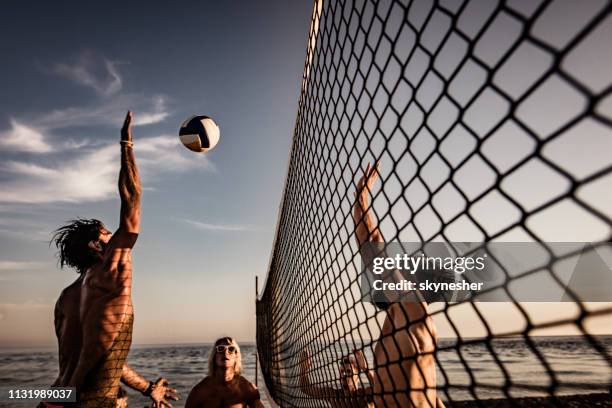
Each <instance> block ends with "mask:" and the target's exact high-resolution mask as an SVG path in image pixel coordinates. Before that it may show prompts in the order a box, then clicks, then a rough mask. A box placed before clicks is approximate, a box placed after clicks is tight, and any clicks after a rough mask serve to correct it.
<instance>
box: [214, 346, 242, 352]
mask: <svg viewBox="0 0 612 408" xmlns="http://www.w3.org/2000/svg"><path fill="white" fill-rule="evenodd" d="M215 350H217V353H225V350H227V351H229V352H230V354H234V353H235V352H237V351H238V349H237V348H236V346H225V345H223V344H221V345H218V346H215Z"/></svg>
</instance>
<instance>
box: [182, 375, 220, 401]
mask: <svg viewBox="0 0 612 408" xmlns="http://www.w3.org/2000/svg"><path fill="white" fill-rule="evenodd" d="M217 391H218V390H217V386H216V384H215V382H214V381H213V379H212V377H210V376H206V377H204V379H203V380H202V381H200V382H199V383H197V384H196V385H195V386H194V387H193V388H192V389H191V391H190V392H189V396H188V397H187V402H186V404H185V407H188V408H191V407H199V406H201V405H202V404H204V403H210V402H211V399H213V398H214V397H215V395H217V394H218V393H217Z"/></svg>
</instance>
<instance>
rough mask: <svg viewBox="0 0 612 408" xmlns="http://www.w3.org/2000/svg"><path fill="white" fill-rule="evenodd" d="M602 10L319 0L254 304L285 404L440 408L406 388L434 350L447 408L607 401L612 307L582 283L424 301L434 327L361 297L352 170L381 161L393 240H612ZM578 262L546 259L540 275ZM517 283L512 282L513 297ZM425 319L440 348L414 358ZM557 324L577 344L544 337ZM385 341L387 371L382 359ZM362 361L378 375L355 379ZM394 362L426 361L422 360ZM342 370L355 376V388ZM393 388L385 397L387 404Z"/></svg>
mask: <svg viewBox="0 0 612 408" xmlns="http://www.w3.org/2000/svg"><path fill="white" fill-rule="evenodd" d="M610 8H611V3H610V2H609V1H590V2H572V1H535V0H534V1H520V0H516V1H506V2H497V1H489V0H481V1H460V0H458V1H414V2H408V1H390V0H389V1H374V2H373V1H367V0H362V1H351V0H345V1H342V0H338V1H316V2H315V7H314V12H313V17H312V22H311V30H310V35H309V43H308V51H307V57H306V64H305V69H304V78H303V83H302V92H301V96H300V100H299V106H298V115H297V120H296V125H295V130H294V135H293V144H292V148H291V154H290V159H289V168H288V174H287V179H286V184H285V190H284V196H283V200H282V204H281V208H280V214H279V221H278V225H277V232H276V238H275V242H274V247H273V253H272V256H271V261H270V268H269V272H268V277H267V280H266V284H265V287H264V290H263V292H262V294H261V296H260V298H259V300H258V302H257V344H258V352H259V357H260V362H261V368H262V372H263V375H264V378H265V381H266V385H267V388H268V390H269V391H270V394H271V396H272V397H273V398H274V400H275V401H276V402H277V403H279V404H281V405H283V406H327V405H331V406H365V405H367V404H372V403H375V404H376V405H380V406H383V405H387V406H409V404H410V403H412V404H414V405H417V406H435V405H436V404H439V403H440V401H438V402H437V403H436V401H429V400H428V399H427V398H425V399H419V398H418V397H415V395H416V394H413V393H411V391H412V390H414V383H413V382H412V380H411V379H409V378H408V377H410V376H412V378H414V377H415V376H421V375H423V373H422V370H421V367H420V364H421V362H420V361H421V360H420V357H419V354H420V353H422V354H424V355H426V354H429V355H433V356H434V358H435V367H436V370H437V380H436V383H435V385H433V387H435V389H437V396H438V397H439V398H440V399H441V401H444V403H445V404H446V405H451V406H452V405H453V404H455V403H456V402H457V401H472V403H474V404H477V405H480V404H481V402H480V401H482V400H484V399H489V398H504V399H506V400H507V401H509V403H510V404H511V405H514V406H521V405H523V404H524V401H523V400H519V399H517V398H522V397H529V396H555V395H560V394H579V393H591V392H604V393H607V392H609V389H610V383H611V375H612V369H611V364H610V354H609V353H610V341H609V338H605V337H601V336H595V335H593V334H592V333H593V332H597V331H598V330H601V327H602V326H604V325H605V324H606V322H608V323H609V322H610V315H612V307H611V306H610V305H611V304H610V303H589V302H585V301H583V300H584V299H580V297H579V296H577V295H576V294H573V293H572V291H571V288H569V289H570V290H569V293H570V295H569V300H570V301H569V302H564V303H558V304H557V303H553V304H550V303H537V304H532V303H524V302H519V301H517V300H515V299H514V298H513V297H512V293H510V292H508V300H509V301H508V302H504V303H488V304H485V303H474V302H452V303H447V302H437V303H431V304H429V305H428V306H426V313H427V319H425V318H417V319H412V322H411V323H407V324H405V325H401V324H400V325H399V326H398V325H397V324H396V323H397V322H395V323H393V316H392V314H391V313H390V312H389V311H383V310H379V309H377V308H376V307H374V306H373V305H372V304H371V303H368V302H366V301H365V298H364V295H363V294H362V292H361V290H360V286H359V285H360V281H359V275H360V255H359V254H360V248H359V245H358V244H357V241H356V240H355V222H354V221H353V215H352V211H353V206H354V203H355V197H354V195H353V193H354V192H355V191H356V187H357V185H356V183H357V181H358V180H359V178H360V177H361V176H362V174H363V173H364V170H365V168H366V164H367V163H368V162H371V163H374V162H376V161H378V162H379V163H380V169H379V172H378V173H379V178H378V181H377V184H376V185H375V186H374V187H373V189H372V191H371V193H372V194H371V199H370V200H369V204H368V205H371V207H369V211H370V213H371V214H372V217H373V219H374V222H375V224H376V225H378V226H379V228H380V230H381V232H382V235H384V237H385V240H386V242H392V241H396V242H397V241H404V242H428V241H431V240H442V241H446V242H453V241H471V242H490V241H495V240H500V241H521V242H535V243H538V244H539V245H541V246H542V247H543V248H544V249H546V248H547V244H546V242H549V241H580V242H591V243H593V244H594V246H595V247H598V246H599V247H602V246H603V247H604V248H608V247H607V245H608V243H609V242H610V239H611V236H612V235H611V231H612V230H611V227H612V201H611V196H612V193H611V192H612V174H611V173H612V92H611V90H612V87H611V84H612V80H611V78H612V76H611V75H610V73H611V72H612V53H611V50H612V48H611V47H610V41H612V16H611V14H610ZM550 252H551V254H553V253H552V251H550ZM553 255H555V254H553ZM571 256H572V254H566V255H564V256H553V258H552V259H551V261H550V263H549V264H548V269H547V271H548V273H550V274H551V276H552V275H554V274H553V273H552V271H553V270H554V267H555V264H556V263H558V262H561V261H562V260H563V259H567V258H568V257H571ZM513 279H517V278H516V277H514V276H511V275H510V274H508V276H507V279H506V281H505V282H504V283H503V285H501V288H502V289H503V290H506V289H507V288H508V287H509V286H511V284H512V281H513ZM556 282H557V283H558V284H561V285H563V282H561V281H560V280H558V279H556ZM428 319H432V322H433V323H432V324H433V325H434V327H436V328H437V330H438V333H439V334H440V337H441V338H440V339H439V340H438V341H437V344H436V345H435V348H434V350H433V351H431V352H430V351H427V349H426V347H424V348H422V349H419V348H418V347H417V351H415V352H412V353H407V354H406V353H402V347H403V346H402V344H398V342H401V341H402V337H401V335H402V334H406V333H412V331H414V330H412V328H413V327H412V326H413V325H414V326H415V327H417V331H418V328H419V327H421V328H422V327H423V326H422V323H423V322H424V321H427V322H428V321H429V320H428ZM408 320H411V319H408ZM390 321H391V323H389V322H390ZM389 324H391V326H390V327H391V329H389V327H385V325H389ZM428 324H429V323H428ZM427 327H429V326H427ZM551 333H552V334H568V335H569V334H573V335H575V337H572V338H567V337H565V338H561V337H540V336H541V335H546V334H551ZM385 336H386V337H385ZM417 337H418V333H417ZM422 337H423V336H422ZM424 337H425V338H426V337H427V333H426V334H425V335H424ZM386 340H389V341H386ZM417 340H418V339H417ZM385 341H386V343H385ZM407 341H408V340H407ZM385 344H386V345H385ZM381 349H382V353H383V354H385V353H387V357H388V358H387V362H386V363H385V362H384V358H383V359H381V358H378V359H377V357H376V356H375V355H376V353H381ZM391 349H394V350H391ZM355 350H357V351H355ZM398 350H399V352H398ZM419 350H420V351H419ZM394 353H395V354H394ZM389 355H393V356H395V357H389ZM361 356H363V357H364V359H365V361H366V365H367V368H366V370H365V371H362V372H361V373H359V374H356V377H354V376H352V375H349V374H347V373H346V368H347V367H351V368H350V370H352V367H353V366H356V365H357V366H358V364H356V362H357V361H359V360H360V359H361ZM346 358H349V359H350V360H349V362H348V363H344V361H345V359H346ZM394 359H395V360H394ZM402 359H403V360H411V361H414V362H415V364H413V365H412V366H410V367H412V370H413V371H410V372H405V371H406V370H405V367H406V366H405V365H402ZM394 363H395V368H394V367H391V366H392V365H393V364H394ZM422 364H427V362H424V363H422ZM585 366H588V368H586V367H585ZM350 370H349V371H350ZM385 370H387V371H386V372H385ZM356 371H358V370H356ZM581 373H582V374H581ZM382 377H385V378H384V379H381V378H382ZM407 378H408V379H407ZM347 379H348V380H351V379H355V381H356V383H355V384H354V386H353V387H352V388H351V387H349V386H347ZM380 381H383V382H384V381H386V382H387V385H385V386H382V387H381V386H380V385H379V386H377V384H376V383H377V382H380ZM429 385H430V386H431V384H429ZM425 388H427V386H426V387H425ZM381 393H382V394H384V393H386V394H387V395H385V397H389V398H384V399H380V398H379V399H377V395H378V396H379V397H380V396H381ZM604 398H605V397H604ZM521 401H522V402H521ZM551 401H552V402H551V403H553V404H560V400H556V399H555V398H554V397H553V398H552V400H551ZM535 404H536V405H534V406H540V405H538V403H535Z"/></svg>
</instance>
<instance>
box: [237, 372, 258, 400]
mask: <svg viewBox="0 0 612 408" xmlns="http://www.w3.org/2000/svg"><path fill="white" fill-rule="evenodd" d="M240 390H241V392H242V395H243V397H244V398H245V399H246V400H247V401H249V402H252V401H255V400H258V399H259V398H260V396H259V390H258V389H257V387H256V386H255V384H253V383H252V382H250V381H249V380H247V379H246V378H244V377H243V376H240Z"/></svg>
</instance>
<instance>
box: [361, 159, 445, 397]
mask: <svg viewBox="0 0 612 408" xmlns="http://www.w3.org/2000/svg"><path fill="white" fill-rule="evenodd" d="M377 176H378V163H377V164H376V165H375V166H373V167H372V166H371V165H370V164H368V167H367V169H366V171H365V174H364V175H363V176H362V177H361V179H360V180H359V181H358V183H357V192H356V193H355V198H356V200H355V205H354V206H353V219H354V221H355V236H356V238H357V243H358V245H359V248H360V249H361V251H362V256H364V257H365V259H368V254H365V253H364V245H365V244H367V243H368V242H372V243H384V238H383V236H382V234H381V232H380V230H379V229H378V226H377V225H376V223H375V222H374V220H373V217H372V214H371V211H372V209H371V207H370V204H369V195H370V191H371V189H372V186H373V185H374V182H375V181H376V178H377ZM392 274H393V275H392V278H394V279H396V280H398V281H399V280H401V279H402V276H401V273H400V272H399V271H397V270H396V271H393V272H392ZM387 300H388V302H389V303H385V304H380V303H379V304H378V306H379V307H384V308H386V309H385V311H386V313H387V315H386V318H385V321H384V324H383V328H382V331H381V334H380V338H379V340H378V342H377V344H376V346H375V347H374V370H372V382H373V384H372V392H373V398H374V403H375V405H376V406H377V407H382V406H384V407H417V408H421V407H428V408H440V407H444V404H443V403H442V401H441V400H440V399H439V398H437V396H436V365H435V357H434V352H435V350H436V341H437V333H436V327H435V325H434V323H433V320H432V319H431V317H430V315H429V313H428V312H427V303H426V302H425V301H423V299H422V297H421V296H420V293H418V292H415V293H414V298H413V299H411V300H408V301H401V302H400V301H396V299H387Z"/></svg>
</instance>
